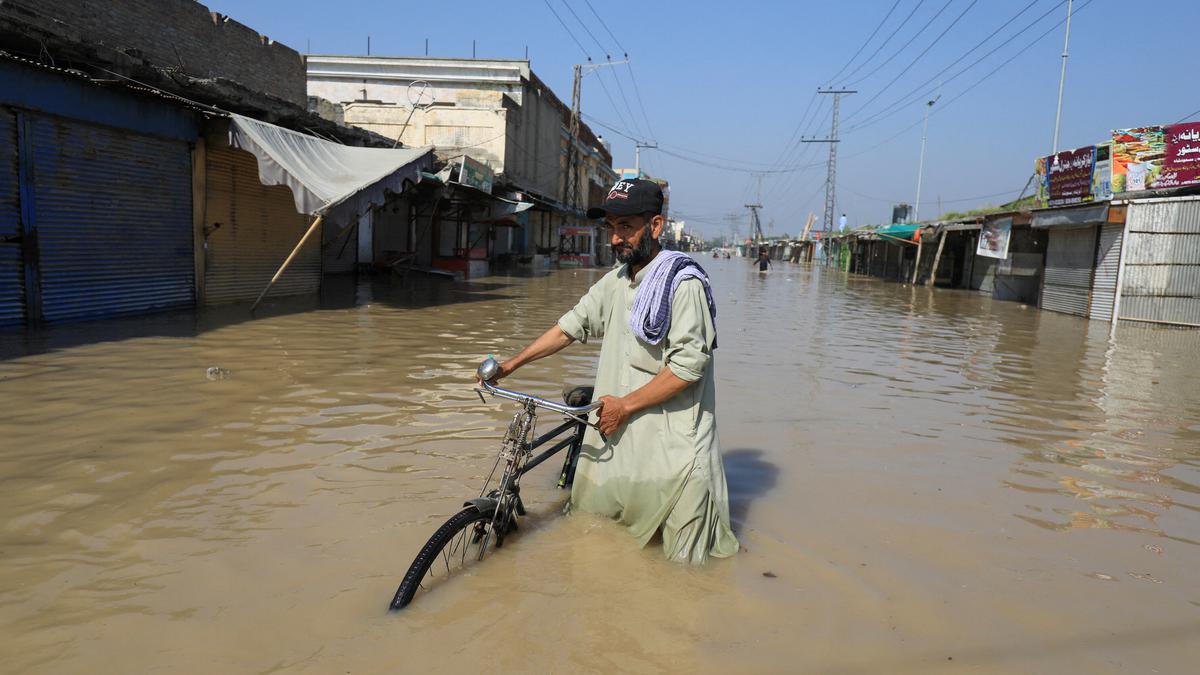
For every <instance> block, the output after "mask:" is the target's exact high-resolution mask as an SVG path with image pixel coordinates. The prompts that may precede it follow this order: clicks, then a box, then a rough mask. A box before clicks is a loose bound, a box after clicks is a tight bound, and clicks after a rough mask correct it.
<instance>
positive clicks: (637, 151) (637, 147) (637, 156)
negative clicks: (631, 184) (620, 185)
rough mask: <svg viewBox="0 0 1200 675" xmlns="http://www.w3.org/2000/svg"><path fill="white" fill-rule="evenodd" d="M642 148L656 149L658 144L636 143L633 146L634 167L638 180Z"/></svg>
mask: <svg viewBox="0 0 1200 675" xmlns="http://www.w3.org/2000/svg"><path fill="white" fill-rule="evenodd" d="M642 148H658V143H642V142H640V141H639V142H637V143H634V145H633V156H634V160H633V161H634V167H635V168H636V169H637V175H638V178H641V177H642Z"/></svg>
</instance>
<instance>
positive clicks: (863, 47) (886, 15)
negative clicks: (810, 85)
mask: <svg viewBox="0 0 1200 675" xmlns="http://www.w3.org/2000/svg"><path fill="white" fill-rule="evenodd" d="M899 6H900V0H896V2H895V3H893V4H892V8H891V9H889V10H888V11H887V14H884V15H883V19H881V20H880V21H879V24H878V25H876V26H875V30H873V31H871V34H870V35H868V36H867V39H866V40H863V43H862V44H861V45H860V46H859V48H858V51H856V52H854V56H851V57H850V60H849V61H847V62H846V65H844V66H842V67H841V68H840V69H839V70H838V71H837V72H836V73H834V74H833V77H830V78H829V80H828V82H829V83H830V84H832V83H833V81H834V80H836V79H837V76H838V75H841V74H842V71H844V70H846V69H847V68H849V67H850V64H851V63H854V59H857V58H858V55H859V54H861V53H862V51H863V50H864V49H866V48H867V45H869V44H871V40H872V39H874V37H875V34H876V33H878V32H879V29H880V28H883V24H885V23H887V20H888V19H889V18H891V16H892V12H894V11H896V8H897V7H899Z"/></svg>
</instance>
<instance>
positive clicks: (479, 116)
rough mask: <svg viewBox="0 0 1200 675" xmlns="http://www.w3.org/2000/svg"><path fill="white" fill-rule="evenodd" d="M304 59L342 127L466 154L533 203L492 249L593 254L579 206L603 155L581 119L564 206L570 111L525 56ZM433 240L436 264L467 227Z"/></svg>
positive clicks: (608, 164) (456, 246)
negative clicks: (573, 182) (573, 188)
mask: <svg viewBox="0 0 1200 675" xmlns="http://www.w3.org/2000/svg"><path fill="white" fill-rule="evenodd" d="M307 62H308V94H309V96H310V97H314V98H315V99H318V100H321V99H323V100H324V101H325V102H329V103H332V104H334V106H336V107H339V108H340V110H341V115H342V119H344V121H345V123H346V124H351V125H355V126H358V127H362V128H363V129H367V130H370V131H373V132H376V133H378V134H381V135H383V136H387V137H389V138H393V139H398V140H399V141H400V142H401V143H403V144H405V145H418V146H419V145H432V146H434V148H435V152H436V153H437V155H438V157H439V158H440V159H444V160H448V159H450V158H453V157H456V156H460V155H467V156H469V157H471V158H472V159H475V160H478V161H480V162H482V163H483V164H484V165H486V166H487V167H488V168H490V169H491V171H492V172H494V174H495V186H494V194H496V195H498V196H508V197H511V198H522V197H523V198H525V199H527V200H532V201H534V202H536V203H537V206H536V207H535V208H533V209H531V210H530V211H528V212H527V213H522V214H520V216H519V217H518V218H517V219H516V222H517V226H518V227H517V228H515V229H514V230H513V231H512V232H510V233H505V235H503V236H505V237H508V238H510V239H511V241H508V242H505V243H506V246H502V247H501V248H507V249H508V251H509V253H511V254H512V255H515V256H517V257H519V258H520V259H522V260H527V261H528V262H529V263H530V264H533V265H542V264H548V263H549V262H551V260H554V261H557V260H558V259H559V257H560V255H564V254H565V255H568V256H572V255H573V256H574V257H575V259H578V258H579V257H581V254H591V253H593V252H594V251H596V250H597V247H596V246H595V243H594V242H595V241H596V236H595V235H596V232H595V229H594V226H593V224H592V223H589V222H587V221H585V220H584V219H583V218H582V215H583V213H582V212H583V210H584V209H586V208H587V207H588V206H590V205H592V204H595V203H597V202H598V201H599V200H601V199H603V197H604V194H605V193H606V191H607V189H608V187H609V186H610V185H611V184H612V183H613V182H615V181H616V178H617V174H616V173H615V172H614V171H613V170H612V154H611V152H610V150H609V149H608V147H607V146H606V144H605V143H604V142H603V141H602V140H601V139H600V138H599V137H597V136H596V135H595V134H594V133H593V132H592V130H591V129H589V128H588V127H587V125H586V124H581V128H580V139H579V143H578V145H577V151H578V152H579V156H580V157H581V158H582V161H581V162H580V163H579V164H578V171H579V175H578V176H577V181H578V182H577V185H578V195H579V196H578V203H577V204H574V205H567V204H566V203H565V202H566V201H568V199H567V198H566V197H565V192H564V191H565V188H566V157H567V147H568V145H567V144H568V141H569V138H568V132H567V129H568V125H569V122H570V109H569V107H568V106H567V105H566V104H564V103H563V102H562V100H560V99H559V98H558V97H557V96H556V95H555V94H554V92H553V91H551V90H550V88H549V87H547V86H546V85H545V83H543V82H542V81H541V80H540V79H539V78H538V77H537V75H535V74H534V73H533V71H532V70H531V69H530V67H529V62H528V61H524V60H507V59H454V58H429V57H382V56H324V55H310V56H308V59H307ZM321 105H322V106H325V105H326V104H324V103H322V104H321ZM572 207H574V208H572ZM460 229H461V228H460ZM467 229H468V230H469V229H470V228H469V227H468V228H467ZM564 235H565V236H564ZM433 238H434V239H435V240H438V241H443V242H444V244H442V245H441V247H440V250H438V251H437V252H436V253H435V261H434V262H435V266H436V263H437V259H443V262H445V259H446V258H454V257H459V256H461V255H464V251H468V250H470V249H473V248H474V247H472V246H470V245H469V242H468V241H467V240H468V239H469V238H470V233H469V232H467V233H464V234H463V235H462V239H455V238H454V237H443V236H441V235H440V234H435V235H434V236H433ZM600 248H604V247H600ZM592 262H595V261H594V260H593V261H592ZM447 264H448V263H447Z"/></svg>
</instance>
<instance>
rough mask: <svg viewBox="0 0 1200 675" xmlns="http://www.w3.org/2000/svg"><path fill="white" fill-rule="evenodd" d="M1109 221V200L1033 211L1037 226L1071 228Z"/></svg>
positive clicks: (1034, 225) (1034, 224)
mask: <svg viewBox="0 0 1200 675" xmlns="http://www.w3.org/2000/svg"><path fill="white" fill-rule="evenodd" d="M1107 221H1108V202H1099V203H1096V204H1088V205H1087V206H1073V207H1070V208H1065V209H1046V210H1043V211H1034V212H1033V222H1032V223H1031V225H1032V226H1033V227H1035V228H1047V227H1056V228H1071V227H1088V226H1090V225H1095V224H1097V223H1103V222H1107Z"/></svg>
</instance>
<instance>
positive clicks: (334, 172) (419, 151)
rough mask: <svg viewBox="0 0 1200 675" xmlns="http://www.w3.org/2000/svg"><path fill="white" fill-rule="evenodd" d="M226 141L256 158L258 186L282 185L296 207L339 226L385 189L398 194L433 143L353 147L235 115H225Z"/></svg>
mask: <svg viewBox="0 0 1200 675" xmlns="http://www.w3.org/2000/svg"><path fill="white" fill-rule="evenodd" d="M230 117H231V119H232V122H231V124H230V126H229V144H230V145H232V146H233V147H235V148H240V149H242V150H245V151H246V152H249V153H251V154H253V155H254V156H255V157H257V158H258V177H259V180H260V181H261V182H262V183H263V185H286V186H288V187H289V188H291V190H292V196H293V197H294V198H295V200H296V210H297V211H299V212H300V213H307V214H310V215H322V216H324V220H325V221H326V222H329V223H332V224H334V225H337V226H339V227H342V226H345V225H346V224H348V223H350V222H353V220H354V218H355V216H357V215H358V214H360V213H363V212H365V211H366V210H367V208H368V207H369V206H381V205H382V204H383V203H384V193H385V191H390V192H394V193H397V194H399V193H400V192H403V191H404V187H405V186H404V183H405V181H407V182H409V183H416V182H417V181H418V180H420V173H421V171H425V170H428V169H429V168H430V167H431V166H432V164H433V148H432V147H424V148H399V149H394V150H393V149H388V148H358V147H353V146H348V145H341V144H338V143H333V142H331V141H327V140H324V139H321V138H316V137H314V136H307V135H305V134H301V133H298V132H295V131H292V130H290V129H284V128H283V127H279V126H275V125H274V124H268V123H266V122H260V121H258V120H255V119H251V118H249V117H243V116H241V115H230Z"/></svg>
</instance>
